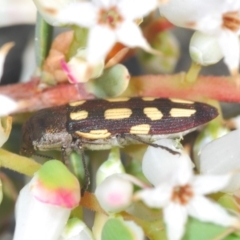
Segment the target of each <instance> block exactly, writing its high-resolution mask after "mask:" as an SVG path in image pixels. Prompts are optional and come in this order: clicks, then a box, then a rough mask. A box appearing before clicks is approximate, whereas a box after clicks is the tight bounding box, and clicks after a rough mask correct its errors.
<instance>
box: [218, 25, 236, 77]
mask: <svg viewBox="0 0 240 240" xmlns="http://www.w3.org/2000/svg"><path fill="white" fill-rule="evenodd" d="M218 41H219V44H220V47H221V49H222V53H223V56H224V62H225V64H226V65H227V66H228V68H229V71H230V73H231V74H232V75H235V74H236V72H237V73H238V68H239V62H240V47H239V38H238V36H237V35H236V34H235V33H234V32H232V31H230V30H227V29H225V30H223V31H222V32H221V36H220V37H219V38H218Z"/></svg>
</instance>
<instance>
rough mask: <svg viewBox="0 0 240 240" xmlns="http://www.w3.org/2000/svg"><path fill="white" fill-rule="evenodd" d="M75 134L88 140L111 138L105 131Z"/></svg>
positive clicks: (77, 132)
mask: <svg viewBox="0 0 240 240" xmlns="http://www.w3.org/2000/svg"><path fill="white" fill-rule="evenodd" d="M75 133H76V134H77V135H78V136H80V137H82V138H88V139H103V138H108V137H110V136H111V133H110V132H108V130H107V129H98V130H91V131H90V132H88V133H85V132H80V131H76V132H75Z"/></svg>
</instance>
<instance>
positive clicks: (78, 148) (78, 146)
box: [73, 138, 91, 196]
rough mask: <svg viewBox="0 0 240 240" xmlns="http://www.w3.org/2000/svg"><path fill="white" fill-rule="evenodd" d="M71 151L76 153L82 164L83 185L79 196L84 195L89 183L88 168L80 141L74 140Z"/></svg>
mask: <svg viewBox="0 0 240 240" xmlns="http://www.w3.org/2000/svg"><path fill="white" fill-rule="evenodd" d="M73 150H74V151H76V152H77V153H78V154H79V155H80V156H81V158H82V163H83V168H84V175H85V176H84V184H83V187H82V188H81V196H83V195H84V193H85V191H86V190H87V189H88V187H89V185H90V183H91V181H90V173H89V171H88V167H87V164H86V159H85V155H84V150H83V148H82V142H81V139H79V138H78V139H76V141H75V142H74V144H73Z"/></svg>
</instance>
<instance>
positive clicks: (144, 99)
mask: <svg viewBox="0 0 240 240" xmlns="http://www.w3.org/2000/svg"><path fill="white" fill-rule="evenodd" d="M155 99H156V98H154V97H143V98H142V100H143V101H154V100H155Z"/></svg>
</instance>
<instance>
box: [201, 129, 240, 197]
mask: <svg viewBox="0 0 240 240" xmlns="http://www.w3.org/2000/svg"><path fill="white" fill-rule="evenodd" d="M239 142H240V129H238V130H235V131H232V132H230V133H228V134H226V135H224V136H222V137H220V138H218V139H216V140H214V141H212V142H210V143H208V144H207V145H206V146H205V147H203V148H202V150H201V152H200V159H199V163H198V170H199V171H200V172H201V173H204V174H225V173H227V172H234V173H235V174H234V175H233V178H232V180H231V182H230V184H228V185H227V186H226V187H225V188H224V189H223V190H224V191H226V192H232V193H236V194H238V195H239V194H240V161H239V159H240V148H239V146H238V143H239Z"/></svg>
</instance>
